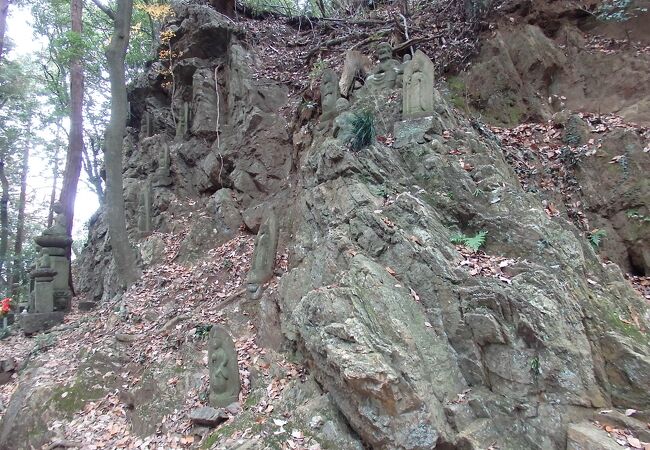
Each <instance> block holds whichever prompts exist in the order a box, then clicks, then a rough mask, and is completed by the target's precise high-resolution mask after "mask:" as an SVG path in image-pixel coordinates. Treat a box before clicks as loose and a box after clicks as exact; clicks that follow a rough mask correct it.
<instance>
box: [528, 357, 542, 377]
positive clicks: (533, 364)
mask: <svg viewBox="0 0 650 450" xmlns="http://www.w3.org/2000/svg"><path fill="white" fill-rule="evenodd" d="M530 371H531V372H532V373H533V376H534V377H537V376H539V375H541V374H542V366H541V364H540V363H539V356H535V357H534V358H533V359H531V360H530Z"/></svg>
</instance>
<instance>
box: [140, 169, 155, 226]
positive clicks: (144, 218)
mask: <svg viewBox="0 0 650 450" xmlns="http://www.w3.org/2000/svg"><path fill="white" fill-rule="evenodd" d="M139 200H140V205H139V207H138V231H139V232H140V236H141V237H147V236H149V235H150V234H151V232H152V231H153V224H152V214H151V212H152V207H153V204H152V200H151V183H150V182H149V181H145V183H144V186H143V187H142V191H140V198H139Z"/></svg>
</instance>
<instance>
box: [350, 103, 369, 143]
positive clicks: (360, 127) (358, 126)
mask: <svg viewBox="0 0 650 450" xmlns="http://www.w3.org/2000/svg"><path fill="white" fill-rule="evenodd" d="M351 126H352V140H351V142H350V148H351V149H352V150H355V151H357V150H361V149H362V148H364V147H367V146H369V145H370V144H372V142H373V141H374V139H375V118H374V116H373V114H372V112H371V111H369V110H363V111H358V112H356V113H354V117H353V118H352V123H351Z"/></svg>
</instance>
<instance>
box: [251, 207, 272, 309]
mask: <svg viewBox="0 0 650 450" xmlns="http://www.w3.org/2000/svg"><path fill="white" fill-rule="evenodd" d="M278 234H279V228H278V219H277V217H276V215H275V212H274V211H273V210H271V211H270V212H269V215H268V217H267V218H266V220H265V221H264V222H263V223H262V226H260V229H259V231H258V232H257V238H256V239H255V250H253V260H252V261H251V268H250V270H249V271H248V274H247V275H246V288H247V290H248V292H249V297H250V298H251V299H252V300H257V299H259V298H260V297H261V296H262V293H263V285H264V283H266V282H267V281H269V280H270V279H271V278H272V277H273V267H274V266H275V254H276V252H277V249H278Z"/></svg>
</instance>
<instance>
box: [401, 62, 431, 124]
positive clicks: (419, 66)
mask: <svg viewBox="0 0 650 450" xmlns="http://www.w3.org/2000/svg"><path fill="white" fill-rule="evenodd" d="M433 74H434V65H433V62H431V60H430V59H429V57H428V56H427V55H425V54H424V53H423V52H422V51H421V50H417V51H416V52H415V55H414V56H413V60H412V61H411V62H410V63H408V64H407V65H406V68H405V69H404V89H403V93H402V117H403V118H404V119H410V118H418V117H426V116H430V115H432V114H433V112H434V106H435V105H434V86H433V82H434V78H433Z"/></svg>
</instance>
